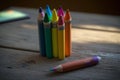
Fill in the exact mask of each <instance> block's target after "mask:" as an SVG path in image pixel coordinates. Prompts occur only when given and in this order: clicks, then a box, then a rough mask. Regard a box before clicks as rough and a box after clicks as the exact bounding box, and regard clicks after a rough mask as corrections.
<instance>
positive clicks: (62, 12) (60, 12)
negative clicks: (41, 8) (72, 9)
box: [58, 7, 64, 16]
mask: <svg viewBox="0 0 120 80" xmlns="http://www.w3.org/2000/svg"><path fill="white" fill-rule="evenodd" d="M61 15H62V16H64V11H63V8H62V7H59V9H58V16H61Z"/></svg>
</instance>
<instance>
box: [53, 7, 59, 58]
mask: <svg viewBox="0 0 120 80" xmlns="http://www.w3.org/2000/svg"><path fill="white" fill-rule="evenodd" d="M57 21H58V16H57V13H56V10H55V9H53V11H52V47H53V48H52V49H53V57H58V38H57V36H58V31H57Z"/></svg>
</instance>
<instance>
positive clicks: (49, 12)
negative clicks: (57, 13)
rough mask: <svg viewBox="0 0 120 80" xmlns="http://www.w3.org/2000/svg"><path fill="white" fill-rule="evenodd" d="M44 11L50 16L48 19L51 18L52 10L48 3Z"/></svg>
mask: <svg viewBox="0 0 120 80" xmlns="http://www.w3.org/2000/svg"><path fill="white" fill-rule="evenodd" d="M46 13H47V14H48V17H49V18H50V20H52V11H51V9H50V7H49V5H47V6H46Z"/></svg>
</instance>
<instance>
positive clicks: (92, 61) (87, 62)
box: [50, 56, 101, 72]
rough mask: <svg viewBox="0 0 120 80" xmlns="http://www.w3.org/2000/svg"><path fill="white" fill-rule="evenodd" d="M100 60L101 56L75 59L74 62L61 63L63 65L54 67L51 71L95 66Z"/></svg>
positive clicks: (65, 70) (66, 70)
mask: <svg viewBox="0 0 120 80" xmlns="http://www.w3.org/2000/svg"><path fill="white" fill-rule="evenodd" d="M100 60H101V57H99V56H94V57H88V58H85V59H80V60H75V61H72V62H67V63H64V64H61V65H58V66H56V67H54V68H52V69H51V70H50V71H54V72H68V71H71V70H76V69H80V68H86V67H90V66H94V65H96V64H98V62H99V61H100Z"/></svg>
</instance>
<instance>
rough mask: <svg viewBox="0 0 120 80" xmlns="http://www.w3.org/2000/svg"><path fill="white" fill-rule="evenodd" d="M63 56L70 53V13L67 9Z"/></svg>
mask: <svg viewBox="0 0 120 80" xmlns="http://www.w3.org/2000/svg"><path fill="white" fill-rule="evenodd" d="M64 20H65V56H66V57H68V56H70V54H71V51H72V50H71V15H70V12H69V10H68V9H67V11H66V14H65V17H64Z"/></svg>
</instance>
